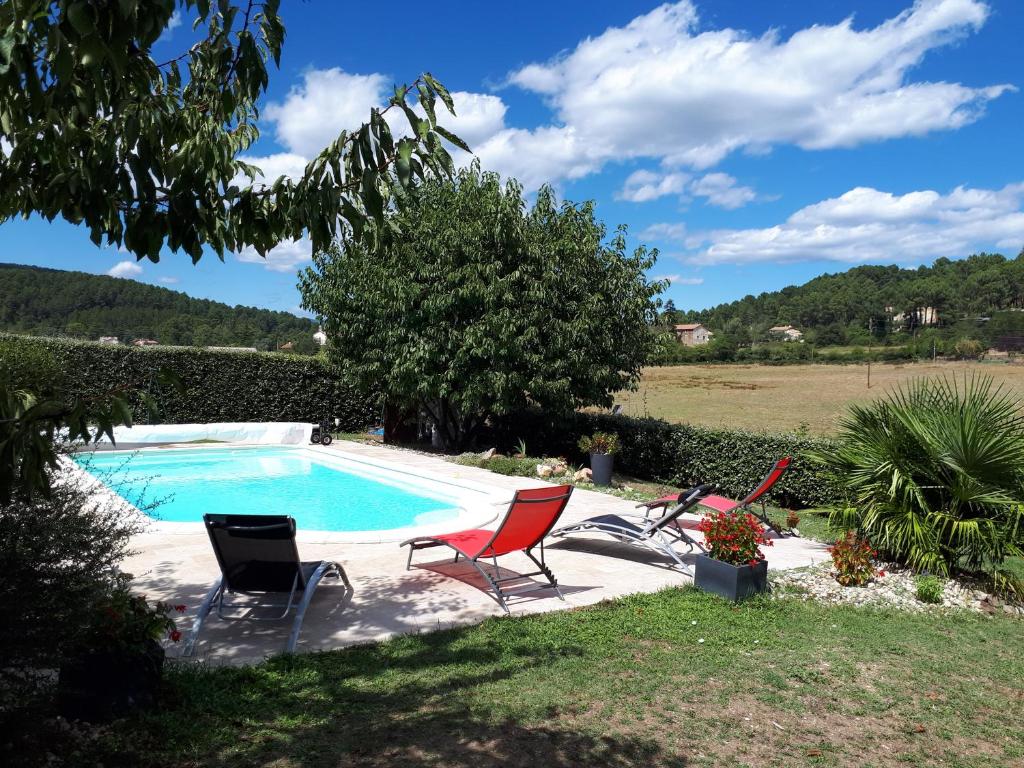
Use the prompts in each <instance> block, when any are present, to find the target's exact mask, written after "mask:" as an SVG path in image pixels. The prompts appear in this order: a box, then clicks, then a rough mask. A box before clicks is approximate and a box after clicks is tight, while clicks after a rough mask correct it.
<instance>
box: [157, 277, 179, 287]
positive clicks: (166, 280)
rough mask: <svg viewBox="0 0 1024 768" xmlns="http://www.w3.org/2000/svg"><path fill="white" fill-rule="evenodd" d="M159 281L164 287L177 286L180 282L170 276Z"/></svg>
mask: <svg viewBox="0 0 1024 768" xmlns="http://www.w3.org/2000/svg"><path fill="white" fill-rule="evenodd" d="M157 280H158V282H161V283H163V284H164V285H177V284H178V283H179V282H180V281H179V279H178V278H177V277H171V276H170V275H164V276H163V277H160V278H157Z"/></svg>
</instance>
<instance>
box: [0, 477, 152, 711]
mask: <svg viewBox="0 0 1024 768" xmlns="http://www.w3.org/2000/svg"><path fill="white" fill-rule="evenodd" d="M143 522H144V520H143V519H142V518H141V517H140V516H135V517H132V516H129V515H126V514H125V513H124V512H123V511H122V510H121V509H120V508H118V507H115V506H114V505H112V504H107V503H106V502H104V501H100V500H97V499H96V498H95V496H93V495H92V493H91V488H90V485H89V481H88V480H87V479H85V478H83V479H80V480H79V479H70V478H62V479H61V481H60V482H56V483H54V484H53V487H52V490H51V492H50V497H49V498H43V497H41V496H38V495H37V496H35V497H33V499H32V500H26V499H24V498H16V499H15V500H13V501H11V502H10V503H7V504H3V505H0V574H3V578H0V604H2V605H4V606H5V609H4V618H3V621H2V622H0V692H3V693H0V711H2V710H3V707H4V705H5V704H9V703H10V701H6V702H5V701H4V699H5V698H7V697H8V696H10V697H11V699H15V700H16V699H17V697H18V696H20V695H21V694H23V693H24V692H26V690H30V689H32V688H34V687H35V686H36V685H37V684H39V682H40V681H41V678H42V677H44V676H45V671H46V670H48V669H53V668H56V667H57V666H58V665H59V664H60V663H61V661H63V660H64V659H66V658H67V657H68V656H69V655H70V654H72V653H73V652H74V646H75V644H76V642H78V640H79V639H80V638H82V637H83V636H84V635H85V634H87V633H88V632H89V631H90V627H92V626H93V624H92V622H93V619H94V617H95V610H96V609H98V606H99V605H100V604H102V603H103V602H104V601H109V600H110V597H111V595H112V594H113V593H114V592H115V591H116V590H118V589H123V588H124V586H125V585H126V584H127V579H128V578H129V577H127V576H126V575H125V574H122V573H121V572H120V571H119V569H118V564H119V563H120V562H121V561H122V560H123V559H124V558H125V557H126V556H127V555H128V554H130V552H129V549H128V545H129V538H130V537H131V536H133V535H134V534H136V533H138V532H140V531H141V530H142V525H143Z"/></svg>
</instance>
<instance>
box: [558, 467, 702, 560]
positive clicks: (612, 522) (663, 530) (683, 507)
mask: <svg viewBox="0 0 1024 768" xmlns="http://www.w3.org/2000/svg"><path fill="white" fill-rule="evenodd" d="M713 490H714V486H712V485H700V486H697V487H696V488H691V489H690V490H688V491H683V492H682V493H680V494H679V495H678V496H673V497H672V500H673V501H674V502H675V506H673V507H672V508H671V509H669V510H668V511H667V512H666V513H665V514H664V515H662V516H661V517H659V518H658V519H657V520H651V519H649V518H646V517H642V516H640V515H598V516H597V517H591V518H589V519H587V520H583V521H581V522H579V523H574V524H573V525H567V526H565V527H564V528H559V529H558V530H557V531H552V532H551V535H552V536H554V537H558V536H568V535H570V534H574V533H606V534H608V535H609V536H611V537H613V538H615V539H618V540H619V541H622V542H626V543H630V544H640V545H641V546H646V547H648V548H650V549H653V550H654V551H655V552H659V553H660V554H663V555H667V556H668V557H669V558H671V559H672V560H674V561H675V562H676V564H678V565H679V566H680V567H681V568H682V569H683V570H684V571H689V568H688V566H687V565H686V563H684V562H683V560H682V558H681V557H680V556H679V553H678V552H676V550H675V546H674V545H676V544H679V543H683V544H686V545H687V547H688V548H689V550H690V551H693V549H694V548H697V549H699V550H700V551H701V552H704V551H705V549H704V545H703V544H701V543H700V542H699V541H697V540H696V539H694V538H693V537H691V536H690V535H689V534H688V533H687V532H686V527H685V526H684V525H682V524H681V523H682V521H681V520H680V518H681V516H682V515H683V514H684V513H686V512H689V511H690V510H692V509H693V508H694V507H695V506H696V505H697V504H699V503H701V501H702V500H703V499H704V498H706V497H707V495H708V494H709V493H710V492H711V491H713Z"/></svg>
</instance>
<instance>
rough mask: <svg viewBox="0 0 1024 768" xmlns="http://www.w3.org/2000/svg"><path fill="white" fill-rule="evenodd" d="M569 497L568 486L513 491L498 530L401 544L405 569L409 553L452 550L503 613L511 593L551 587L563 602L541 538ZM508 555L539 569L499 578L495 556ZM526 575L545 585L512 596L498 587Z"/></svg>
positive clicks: (421, 538) (496, 557)
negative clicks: (489, 563) (537, 552)
mask: <svg viewBox="0 0 1024 768" xmlns="http://www.w3.org/2000/svg"><path fill="white" fill-rule="evenodd" d="M571 495H572V486H571V485H557V486H553V487H548V488H530V489H528V490H522V491H516V495H515V496H514V497H513V498H512V503H511V504H510V505H509V508H508V512H506V513H505V519H504V520H502V521H501V524H500V525H499V526H498V528H497V530H494V531H488V530H481V529H470V530H466V531H459V532H458V533H446V534H443V535H441V536H419V537H417V538H414V539H409V540H408V541H403V542H402V543H401V545H400V546H403V547H404V546H407V545H408V547H409V559H408V560H407V561H406V564H405V568H406V570H408V569H409V568H411V567H412V554H413V552H416V551H417V550H420V549H428V548H429V547H442V546H443V547H451V548H452V549H454V550H455V562H458V561H459V557H464V558H466V560H467V561H469V563H471V564H472V565H473V567H474V568H476V569H477V571H479V572H480V575H481V576H483V577H484V580H485V581H486V582H487V584H488V585H489V586H490V587H491V589H493V590H494V594H495V595H496V596H497V598H498V603H499V604H500V605H501V607H502V608H504V609H505V613H509V610H508V604H507V603H506V599H507V598H508V597H511V596H512V594H515V595H519V594H522V593H523V592H530V591H533V590H534V589H549V588H550V589H554V590H555V593H556V594H557V595H558V597H559V599H564V598H563V597H562V592H561V590H559V589H558V582H557V581H556V579H555V576H554V574H552V573H551V570H550V569H549V568H548V566H547V564H546V563H545V562H544V537H545V536H547V535H548V532H549V531H550V530H551V529H552V528H553V527H554V525H555V523H556V522H558V518H559V517H561V515H562V512H563V511H564V510H565V505H566V504H568V503H569V497H570V496H571ZM538 545H539V547H540V557H539V558H538V557H536V556H535V555H534V554H533V549H534V548H535V547H537V546H538ZM511 552H522V553H523V554H524V555H526V556H527V557H528V558H530V559H531V560H532V561H533V562H534V564H536V566H537V567H538V568H539V569H540V570H538V571H534V572H533V573H523V574H517V575H515V576H511V577H505V578H499V571H498V557H499V556H500V555H507V554H509V553H511ZM486 559H490V560H491V561H492V563H493V565H494V574H493V575H491V574H489V573H488V572H487V571H486V570H485V569H484V568H483V566H482V565H481V561H482V560H486ZM529 576H544V577H546V578H547V580H548V583H547V584H540V585H538V586H535V587H532V588H527V589H517V590H516V591H515V592H514V593H508V592H506V591H505V590H503V589H502V588H501V585H502V584H503V583H505V582H509V581H520V580H522V579H524V578H527V577H529Z"/></svg>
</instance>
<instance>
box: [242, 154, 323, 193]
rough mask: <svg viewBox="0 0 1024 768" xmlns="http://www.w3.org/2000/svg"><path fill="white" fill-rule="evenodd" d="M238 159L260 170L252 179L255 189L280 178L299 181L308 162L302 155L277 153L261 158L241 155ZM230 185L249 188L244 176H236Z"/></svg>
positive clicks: (246, 178)
mask: <svg viewBox="0 0 1024 768" xmlns="http://www.w3.org/2000/svg"><path fill="white" fill-rule="evenodd" d="M239 159H240V160H242V161H243V162H246V163H249V164H250V165H254V166H256V167H257V168H259V169H260V172H261V173H259V174H257V176H256V178H255V179H254V183H255V185H256V186H257V187H259V186H262V185H263V184H273V183H274V182H275V181H277V179H278V178H280V177H281V176H287V177H288V178H290V179H293V180H297V179H300V178H302V174H303V172H304V171H305V169H306V164H307V163H308V162H309V161H308V160H307V159H306V158H305V157H303V156H302V155H296V154H294V153H292V152H278V153H276V154H273V155H263V156H262V157H257V156H253V155H241V156H240V157H239ZM231 183H232V184H237V185H238V186H239V187H247V186H249V177H248V176H245V175H244V174H238V175H237V176H236V177H235V178H233V179H232V180H231Z"/></svg>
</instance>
